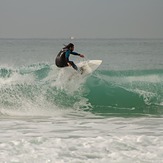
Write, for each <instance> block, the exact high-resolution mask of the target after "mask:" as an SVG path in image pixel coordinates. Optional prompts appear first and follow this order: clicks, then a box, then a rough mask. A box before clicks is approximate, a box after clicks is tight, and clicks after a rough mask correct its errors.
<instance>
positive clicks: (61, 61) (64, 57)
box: [55, 43, 84, 71]
mask: <svg viewBox="0 0 163 163" xmlns="http://www.w3.org/2000/svg"><path fill="white" fill-rule="evenodd" d="M70 54H73V55H77V56H80V57H82V58H84V55H82V54H79V53H77V52H74V44H72V43H69V44H68V45H66V46H65V47H64V48H63V49H62V50H61V51H60V52H59V53H58V55H57V57H56V59H55V64H56V66H57V67H67V66H72V67H73V68H74V69H75V70H76V71H78V67H77V66H76V65H75V63H74V62H73V61H70V60H69V57H70Z"/></svg>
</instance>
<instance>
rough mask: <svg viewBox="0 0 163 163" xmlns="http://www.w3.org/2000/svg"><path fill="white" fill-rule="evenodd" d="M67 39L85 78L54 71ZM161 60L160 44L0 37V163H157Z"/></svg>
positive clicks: (161, 143) (162, 144)
mask: <svg viewBox="0 0 163 163" xmlns="http://www.w3.org/2000/svg"><path fill="white" fill-rule="evenodd" d="M72 41H73V43H74V44H75V50H76V51H77V52H81V53H83V54H85V56H86V58H85V60H88V59H90V60H91V59H101V60H103V63H102V65H101V66H100V67H99V68H98V70H96V71H95V72H94V73H93V74H91V75H90V76H87V77H84V78H83V77H82V76H80V75H77V76H76V77H74V78H73V80H68V79H67V78H66V71H65V70H64V69H58V68H57V67H56V66H55V65H54V59H55V56H56V55H57V53H58V51H59V50H60V49H61V48H62V45H63V44H67V43H69V42H72ZM71 59H72V60H74V61H75V62H76V63H77V62H80V61H83V59H80V58H78V57H75V56H72V57H71ZM162 61H163V40H162V39H78V40H76V39H75V40H68V39H0V64H1V66H0V117H1V121H0V126H1V138H0V160H1V162H120V163H121V162H131V161H132V162H158V163H159V162H160V163H161V162H163V161H162V160H163V153H162V148H163V136H162V132H163V125H162V117H163V62H162Z"/></svg>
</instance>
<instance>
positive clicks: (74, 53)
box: [71, 52, 84, 58]
mask: <svg viewBox="0 0 163 163" xmlns="http://www.w3.org/2000/svg"><path fill="white" fill-rule="evenodd" d="M71 54H73V55H78V56H80V57H82V58H84V55H82V54H79V53H76V52H71Z"/></svg>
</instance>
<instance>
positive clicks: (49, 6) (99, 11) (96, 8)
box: [0, 0, 163, 38]
mask: <svg viewBox="0 0 163 163" xmlns="http://www.w3.org/2000/svg"><path fill="white" fill-rule="evenodd" d="M71 36H73V37H75V38H163V0H0V38H69V37H71Z"/></svg>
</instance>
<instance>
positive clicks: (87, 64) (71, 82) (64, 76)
mask: <svg viewBox="0 0 163 163" xmlns="http://www.w3.org/2000/svg"><path fill="white" fill-rule="evenodd" d="M101 63H102V60H89V61H83V62H80V63H77V66H78V68H79V69H82V72H81V71H76V70H74V69H73V68H72V67H65V68H62V69H61V70H60V71H59V75H58V77H57V79H56V82H55V85H57V87H61V88H65V89H67V88H71V89H70V90H76V87H79V86H80V83H83V82H84V80H85V79H86V77H87V76H89V75H90V74H91V73H93V72H94V71H95V70H96V69H97V68H98V67H99V66H100V65H101Z"/></svg>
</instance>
